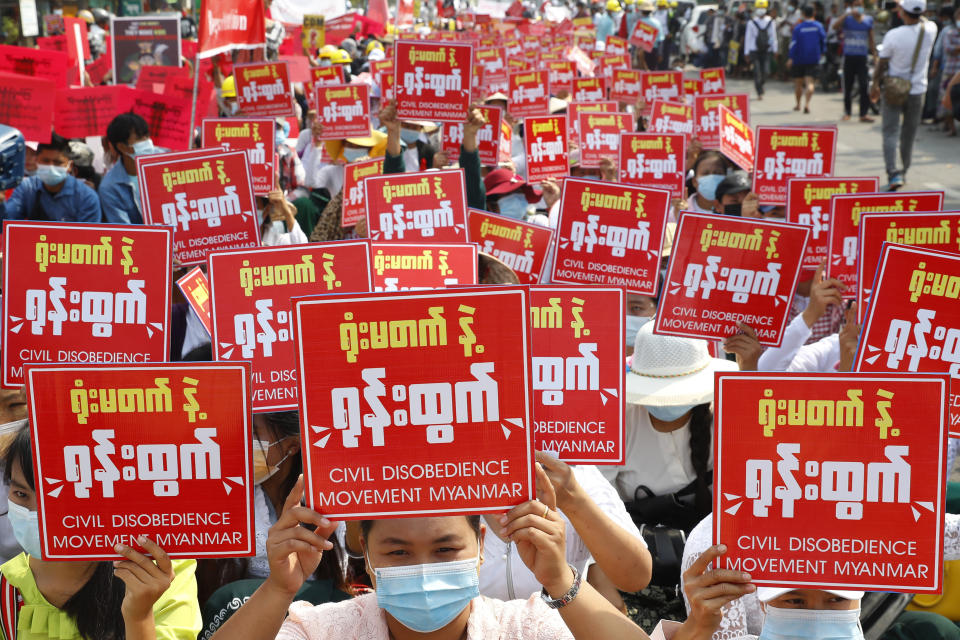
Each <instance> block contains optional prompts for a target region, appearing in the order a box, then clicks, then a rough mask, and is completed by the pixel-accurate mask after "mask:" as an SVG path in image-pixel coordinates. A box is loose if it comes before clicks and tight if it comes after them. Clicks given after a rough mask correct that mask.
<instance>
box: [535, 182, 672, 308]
mask: <svg viewBox="0 0 960 640" xmlns="http://www.w3.org/2000/svg"><path fill="white" fill-rule="evenodd" d="M560 193H561V195H560V220H559V222H558V223H557V240H556V252H555V259H554V264H553V273H552V275H551V279H552V280H553V282H557V283H565V284H597V285H606V286H617V287H624V288H626V289H627V291H629V292H631V293H638V294H640V295H645V296H654V295H656V293H657V278H658V276H659V274H660V252H661V250H662V248H663V232H664V229H665V225H666V219H667V210H668V208H669V206H670V192H669V191H665V190H663V189H648V188H645V187H637V186H634V185H627V184H620V183H617V182H599V181H597V180H584V179H579V178H566V179H565V180H564V181H563V187H562V188H561V192H560Z"/></svg>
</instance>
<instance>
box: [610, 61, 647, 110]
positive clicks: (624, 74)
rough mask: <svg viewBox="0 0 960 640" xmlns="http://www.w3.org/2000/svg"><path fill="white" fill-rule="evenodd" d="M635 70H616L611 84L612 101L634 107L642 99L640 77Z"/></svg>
mask: <svg viewBox="0 0 960 640" xmlns="http://www.w3.org/2000/svg"><path fill="white" fill-rule="evenodd" d="M642 74H643V72H642V71H637V70H635V69H614V70H613V78H612V80H611V83H610V99H611V100H614V101H616V102H625V103H627V104H629V105H633V104H635V103H636V102H637V99H639V98H640V76H641V75H642Z"/></svg>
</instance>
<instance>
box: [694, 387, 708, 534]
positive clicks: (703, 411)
mask: <svg viewBox="0 0 960 640" xmlns="http://www.w3.org/2000/svg"><path fill="white" fill-rule="evenodd" d="M712 425H713V413H712V412H711V411H710V403H705V404H698V405H697V406H695V407H694V408H693V411H692V412H691V414H690V462H691V463H692V464H693V470H694V472H695V473H696V474H697V480H696V482H697V484H696V493H695V496H694V500H695V501H694V505H695V507H696V509H697V512H698V513H699V514H700V515H701V516H706V515H707V514H708V513H710V512H711V511H712V510H713V495H712V493H711V487H712V486H713V470H712V469H710V450H711V448H712V446H713V444H712V440H713V439H712V437H711V435H710V427H711V426H712Z"/></svg>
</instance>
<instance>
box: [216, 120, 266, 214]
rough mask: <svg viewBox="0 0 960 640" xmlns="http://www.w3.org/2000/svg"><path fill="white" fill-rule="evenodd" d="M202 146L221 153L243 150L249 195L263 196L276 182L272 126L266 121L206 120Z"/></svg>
mask: <svg viewBox="0 0 960 640" xmlns="http://www.w3.org/2000/svg"><path fill="white" fill-rule="evenodd" d="M202 131H203V146H204V147H222V148H223V149H224V150H225V151H245V152H246V154H247V162H249V164H250V177H251V178H252V179H253V193H254V195H258V196H265V195H267V194H268V193H270V192H271V191H273V189H274V185H275V183H276V171H277V164H276V162H277V157H276V154H275V153H274V149H276V148H277V145H276V142H275V141H274V134H275V133H276V123H275V121H274V120H272V119H270V118H260V119H257V118H206V119H204V121H203V128H202Z"/></svg>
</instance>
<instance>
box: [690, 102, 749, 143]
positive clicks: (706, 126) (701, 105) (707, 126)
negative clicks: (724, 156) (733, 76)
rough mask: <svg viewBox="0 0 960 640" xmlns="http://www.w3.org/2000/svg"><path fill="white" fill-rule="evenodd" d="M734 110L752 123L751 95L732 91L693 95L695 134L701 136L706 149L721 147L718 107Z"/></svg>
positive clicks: (744, 119)
mask: <svg viewBox="0 0 960 640" xmlns="http://www.w3.org/2000/svg"><path fill="white" fill-rule="evenodd" d="M720 106H723V107H726V108H727V109H730V111H733V114H734V115H735V116H737V118H739V119H740V120H742V121H743V122H744V123H746V124H750V96H748V95H747V94H745V93H730V94H727V95H722V96H694V97H693V134H694V135H695V136H697V137H698V138H700V141H701V142H702V143H703V148H704V149H719V148H720V112H719V111H717V107H720Z"/></svg>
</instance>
